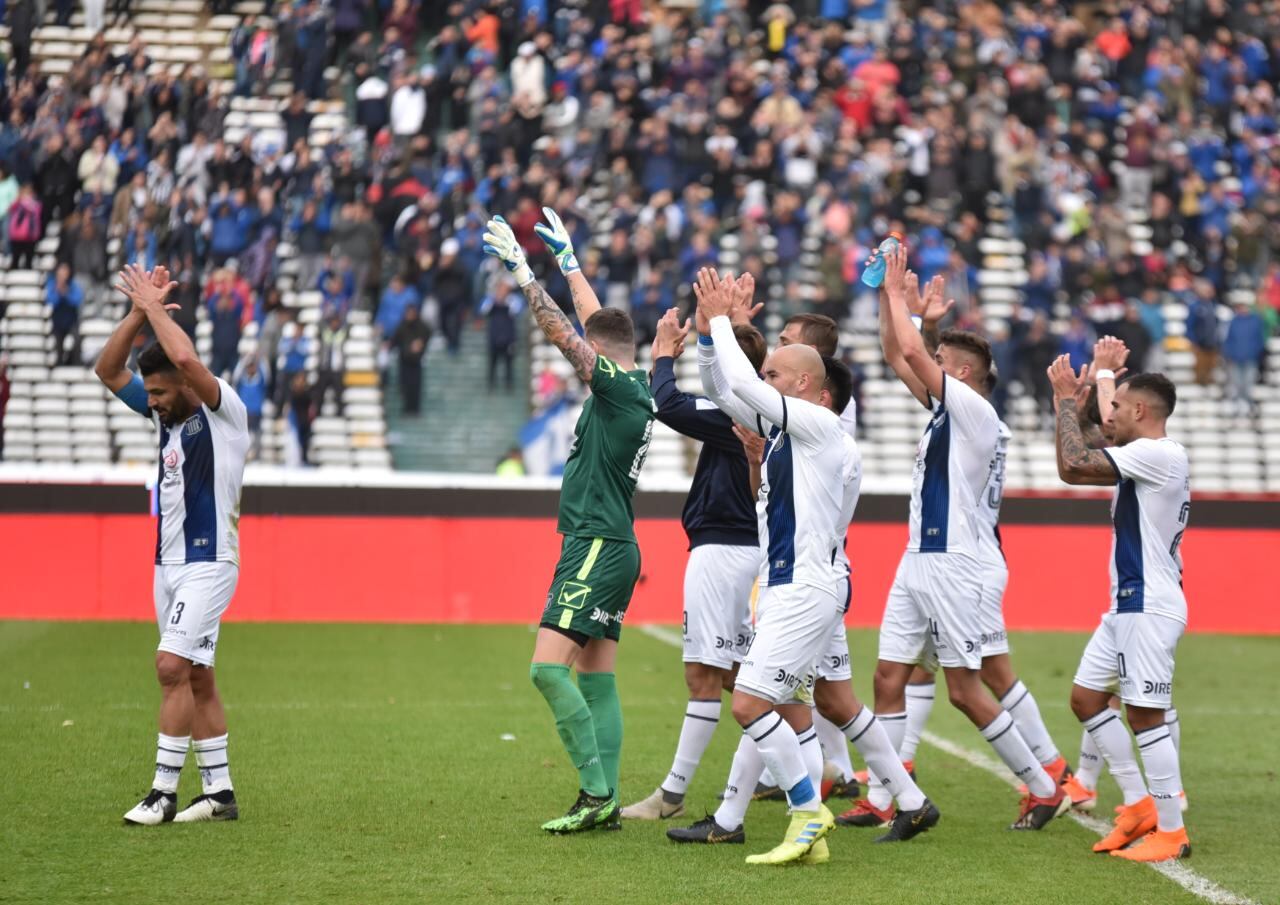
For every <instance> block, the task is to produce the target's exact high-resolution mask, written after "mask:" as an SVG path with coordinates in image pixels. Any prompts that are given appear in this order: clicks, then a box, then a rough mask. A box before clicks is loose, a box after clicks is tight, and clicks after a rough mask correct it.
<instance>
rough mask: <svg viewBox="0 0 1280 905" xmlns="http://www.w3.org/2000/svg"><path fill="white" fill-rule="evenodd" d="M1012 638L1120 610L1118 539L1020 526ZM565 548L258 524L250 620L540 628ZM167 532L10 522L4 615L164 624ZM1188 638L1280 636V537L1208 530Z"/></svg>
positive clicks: (239, 599) (869, 618)
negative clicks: (1275, 570) (1112, 565)
mask: <svg viewBox="0 0 1280 905" xmlns="http://www.w3.org/2000/svg"><path fill="white" fill-rule="evenodd" d="M636 529H637V533H638V534H639V537H640V550H641V554H642V557H643V567H642V575H643V578H642V581H641V584H640V585H639V587H638V588H637V590H636V596H635V599H634V601H633V602H632V605H631V609H630V610H629V612H628V613H627V618H628V621H630V622H667V623H676V622H679V621H680V618H681V593H682V587H683V577H684V565H685V558H686V553H685V538H684V533H683V532H682V531H681V529H680V523H679V522H678V521H676V520H674V519H641V520H639V521H638V522H637V523H636ZM1002 533H1003V535H1004V539H1005V549H1006V552H1007V554H1008V558H1009V563H1010V569H1011V577H1010V581H1009V589H1008V593H1007V595H1006V597H1005V616H1006V620H1007V622H1008V624H1009V627H1010V628H1013V629H1071V630H1088V629H1091V628H1093V627H1094V626H1095V625H1096V624H1097V621H1098V616H1099V614H1100V613H1102V612H1103V611H1104V609H1105V608H1106V605H1107V556H1108V553H1109V550H1110V542H1111V541H1110V529H1109V528H1106V527H1094V526H1071V527H1066V526H1055V525H1008V526H1006V527H1004V528H1003V529H1002ZM905 542H906V528H905V526H903V525H893V524H856V523H855V525H854V527H853V529H852V530H851V533H850V541H849V553H850V556H851V558H852V559H853V561H854V570H855V571H854V597H853V606H852V608H851V610H850V614H849V624H850V625H859V626H875V625H878V624H879V621H880V615H881V612H882V610H883V608H884V600H885V595H886V593H887V592H888V590H889V586H890V584H891V583H892V581H893V575H894V571H895V569H896V568H897V565H898V560H899V558H900V557H901V555H902V548H903V545H904V544H905ZM559 544H560V538H559V536H558V535H556V533H555V522H554V520H553V519H541V518H428V517H424V518H392V517H356V516H342V517H336V516H317V517H310V516H298V515H290V516H245V517H244V518H243V519H242V520H241V548H242V551H243V557H242V563H241V575H240V586H239V589H238V591H237V594H236V599H235V601H234V603H233V604H232V606H231V609H230V611H229V612H228V615H227V618H228V619H231V620H245V621H315V622H476V623H502V622H506V623H531V622H534V621H535V620H536V619H537V617H538V615H539V613H540V612H541V609H542V604H543V601H544V598H545V595H546V590H547V586H548V584H549V583H550V580H551V573H552V568H553V566H554V564H555V560H556V556H557V553H558V551H559ZM154 549H155V526H154V521H153V520H152V519H151V518H148V517H147V516H142V515H98V514H73V515H31V514H14V515H0V551H3V554H2V555H0V618H7V619H151V618H154V617H153V612H154V611H153V608H152V601H151V577H152V565H151V554H152V551H153V550H154ZM1182 549H1183V555H1184V557H1185V560H1186V563H1187V573H1186V588H1187V597H1188V601H1189V606H1190V612H1191V628H1192V629H1193V630H1197V631H1206V632H1239V633H1248V634H1280V606H1276V603H1277V597H1276V594H1275V591H1274V585H1273V583H1272V576H1271V575H1270V574H1267V575H1264V574H1263V573H1264V570H1268V571H1269V568H1270V563H1269V557H1271V556H1274V555H1276V552H1277V551H1278V550H1280V531H1269V530H1251V529H1227V528H1202V529H1198V530H1197V529H1194V528H1193V529H1192V530H1191V531H1189V532H1188V533H1187V537H1186V540H1185V542H1184V544H1183V547H1182Z"/></svg>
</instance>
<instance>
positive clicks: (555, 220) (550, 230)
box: [533, 207, 582, 276]
mask: <svg viewBox="0 0 1280 905" xmlns="http://www.w3.org/2000/svg"><path fill="white" fill-rule="evenodd" d="M542 216H544V217H546V218H547V222H546V224H545V225H544V224H542V223H539V224H538V225H537V226H535V227H534V228H533V231H534V232H535V233H537V234H538V238H539V239H541V240H542V244H543V245H545V246H547V251H549V252H551V256H552V257H553V258H555V259H556V265H557V266H558V267H559V268H560V272H561V273H563V274H564V275H565V276H568V275H569V274H571V273H577V272H578V271H579V270H581V269H582V268H580V267H579V266H578V258H577V256H576V255H575V254H574V253H573V240H572V239H571V238H569V230H567V229H565V227H564V223H563V222H562V221H561V219H560V215H559V214H557V213H556V212H555V211H553V210H552V209H551V208H549V207H544V208H543V209H542Z"/></svg>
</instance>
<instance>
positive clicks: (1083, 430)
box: [1080, 421, 1107, 449]
mask: <svg viewBox="0 0 1280 905" xmlns="http://www.w3.org/2000/svg"><path fill="white" fill-rule="evenodd" d="M1080 434H1081V436H1083V437H1084V442H1085V445H1087V446H1088V447H1089V448H1091V449H1102V447H1104V446H1106V445H1107V438H1106V437H1104V436H1102V428H1100V427H1098V425H1096V424H1094V423H1093V422H1092V421H1080Z"/></svg>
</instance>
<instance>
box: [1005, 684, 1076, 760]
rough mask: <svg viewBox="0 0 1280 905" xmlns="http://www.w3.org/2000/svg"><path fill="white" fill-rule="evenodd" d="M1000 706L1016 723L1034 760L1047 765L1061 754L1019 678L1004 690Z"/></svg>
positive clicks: (1034, 700) (1029, 693)
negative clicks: (1034, 757)
mask: <svg viewBox="0 0 1280 905" xmlns="http://www.w3.org/2000/svg"><path fill="white" fill-rule="evenodd" d="M1000 706H1001V707H1003V708H1004V709H1005V710H1007V711H1009V715H1010V716H1011V717H1013V721H1014V723H1015V724H1017V727H1018V732H1019V733H1021V734H1022V740H1023V741H1025V742H1026V743H1027V747H1029V748H1030V749H1031V753H1032V754H1034V755H1035V756H1036V760H1038V761H1040V763H1042V764H1046V765H1047V764H1051V763H1053V762H1054V761H1056V760H1057V759H1058V758H1059V757H1061V756H1062V755H1060V754H1059V753H1058V748H1057V746H1056V745H1054V743H1053V739H1051V738H1050V737H1049V730H1048V729H1046V728H1045V726H1044V720H1043V719H1042V718H1041V717H1040V708H1039V707H1038V706H1037V705H1036V699H1035V698H1034V697H1033V696H1032V694H1031V692H1030V691H1028V690H1027V686H1025V685H1023V684H1022V681H1021V680H1019V681H1017V682H1014V683H1013V687H1012V688H1010V689H1009V690H1008V691H1007V692H1005V696H1004V697H1003V698H1001V699H1000Z"/></svg>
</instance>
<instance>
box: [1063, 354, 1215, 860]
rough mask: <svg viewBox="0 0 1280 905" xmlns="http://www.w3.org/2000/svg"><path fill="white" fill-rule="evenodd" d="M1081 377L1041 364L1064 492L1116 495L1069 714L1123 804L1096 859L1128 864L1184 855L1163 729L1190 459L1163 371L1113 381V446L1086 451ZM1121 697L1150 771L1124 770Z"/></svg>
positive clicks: (1180, 618) (1179, 602)
mask: <svg viewBox="0 0 1280 905" xmlns="http://www.w3.org/2000/svg"><path fill="white" fill-rule="evenodd" d="M1087 376H1088V375H1087V372H1086V371H1085V370H1083V369H1082V370H1081V372H1080V374H1079V375H1077V374H1076V373H1074V372H1073V371H1072V369H1071V362H1070V360H1069V359H1068V358H1067V357H1066V356H1062V357H1060V358H1058V359H1057V360H1056V361H1055V362H1054V363H1053V364H1052V365H1050V367H1049V380H1050V383H1051V384H1052V386H1053V396H1054V403H1055V405H1056V406H1057V433H1056V437H1057V447H1056V450H1057V457H1058V474H1059V476H1060V477H1061V478H1062V479H1063V480H1064V481H1066V482H1067V483H1068V484H1076V485H1093V486H1114V487H1115V488H1116V489H1115V492H1114V494H1113V496H1112V502H1111V520H1112V524H1113V526H1114V531H1113V534H1112V549H1111V557H1110V571H1111V606H1110V608H1109V610H1108V611H1107V613H1106V615H1104V616H1103V617H1102V623H1101V624H1100V625H1099V626H1098V628H1097V629H1096V630H1095V631H1094V633H1093V637H1092V638H1090V639H1089V643H1088V645H1087V646H1086V647H1085V650H1084V654H1083V656H1082V657H1081V658H1080V666H1079V668H1078V669H1077V671H1076V676H1075V683H1074V685H1073V687H1072V689H1071V709H1072V711H1073V712H1074V713H1075V715H1076V717H1077V718H1078V719H1079V720H1080V722H1081V723H1083V724H1084V728H1085V729H1086V730H1088V732H1089V734H1090V736H1092V738H1093V741H1094V743H1095V744H1096V745H1097V746H1098V750H1099V751H1101V752H1102V755H1103V757H1104V758H1105V759H1106V762H1107V766H1108V767H1109V768H1110V769H1111V773H1112V775H1113V776H1114V777H1115V779H1116V782H1117V783H1118V784H1119V785H1120V790H1121V792H1122V794H1123V795H1124V804H1123V805H1121V807H1120V810H1119V812H1118V814H1117V817H1116V824H1115V827H1114V829H1113V830H1112V832H1111V833H1110V835H1108V836H1107V837H1106V838H1104V839H1102V840H1101V841H1100V842H1098V843H1097V844H1096V845H1095V846H1094V851H1098V852H1110V853H1111V854H1112V855H1113V856H1116V857H1119V858H1125V859H1128V860H1131V861H1147V862H1155V861H1169V860H1174V859H1178V858H1185V857H1187V856H1189V855H1190V854H1191V842H1190V840H1189V838H1188V837H1187V830H1186V827H1185V825H1184V824H1183V820H1182V809H1181V793H1182V772H1181V765H1180V764H1179V760H1178V748H1177V746H1176V745H1175V744H1174V740H1173V737H1172V733H1171V729H1170V726H1169V724H1168V723H1167V722H1166V716H1165V714H1166V712H1167V711H1168V709H1169V708H1170V706H1171V705H1172V700H1173V673H1174V657H1175V654H1176V652H1177V648H1178V641H1179V639H1181V637H1182V634H1183V632H1184V631H1185V630H1186V624H1187V599H1186V595H1185V594H1184V593H1183V590H1182V554H1181V551H1180V547H1181V544H1182V537H1183V533H1184V532H1185V531H1186V527H1187V521H1188V516H1189V514H1190V510H1191V477H1190V465H1189V463H1188V460H1187V453H1186V450H1185V449H1183V447H1182V445H1181V444H1179V443H1177V442H1176V441H1175V440H1173V439H1172V438H1171V437H1169V436H1168V432H1167V429H1166V426H1167V422H1168V419H1169V416H1170V415H1172V414H1173V410H1174V406H1175V405H1176V404H1177V390H1176V389H1175V388H1174V385H1173V383H1172V382H1171V381H1170V380H1169V379H1168V378H1167V377H1165V376H1164V375H1163V374H1138V375H1137V376H1135V377H1131V378H1129V379H1128V380H1126V381H1124V382H1123V383H1121V384H1120V385H1119V386H1118V387H1117V388H1116V391H1115V395H1114V397H1113V398H1112V400H1111V409H1110V411H1106V412H1103V413H1102V414H1103V418H1104V420H1105V421H1106V422H1107V425H1108V428H1109V430H1108V433H1109V434H1110V435H1111V438H1112V440H1113V442H1114V445H1112V446H1107V447H1104V448H1102V449H1093V448H1091V447H1090V445H1089V443H1088V441H1087V440H1086V439H1085V436H1084V433H1083V432H1082V431H1081V429H1080V418H1079V413H1080V408H1081V406H1082V405H1083V404H1084V402H1085V399H1086V397H1087V396H1088V392H1089V386H1088V380H1087ZM1114 692H1118V693H1119V695H1120V700H1121V701H1122V702H1123V703H1124V705H1125V711H1126V715H1127V717H1128V721H1129V727H1130V728H1131V729H1132V730H1133V732H1134V738H1135V740H1136V742H1137V745H1138V751H1139V752H1140V754H1141V756H1142V762H1143V765H1144V767H1145V768H1146V783H1145V784H1144V783H1143V782H1142V778H1141V775H1140V774H1139V773H1138V771H1137V770H1136V769H1134V768H1133V767H1131V766H1130V761H1132V758H1133V753H1132V748H1131V747H1130V742H1129V734H1128V733H1127V732H1126V731H1125V729H1124V725H1123V724H1122V723H1121V721H1120V719H1119V716H1118V714H1117V713H1116V712H1115V711H1114V710H1112V709H1111V708H1110V707H1109V706H1108V703H1109V699H1110V696H1111V694H1112V693H1114Z"/></svg>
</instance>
